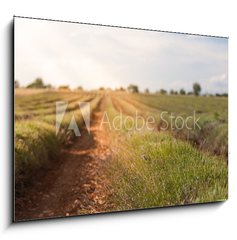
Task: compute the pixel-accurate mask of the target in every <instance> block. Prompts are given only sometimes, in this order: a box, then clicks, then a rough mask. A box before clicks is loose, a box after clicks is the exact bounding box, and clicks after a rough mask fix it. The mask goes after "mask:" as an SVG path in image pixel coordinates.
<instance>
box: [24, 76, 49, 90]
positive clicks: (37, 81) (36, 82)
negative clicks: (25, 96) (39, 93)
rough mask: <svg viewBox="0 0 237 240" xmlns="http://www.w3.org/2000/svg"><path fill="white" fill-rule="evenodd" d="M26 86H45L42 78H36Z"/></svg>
mask: <svg viewBox="0 0 237 240" xmlns="http://www.w3.org/2000/svg"><path fill="white" fill-rule="evenodd" d="M27 88H45V86H44V82H43V80H42V78H36V79H35V81H34V82H32V83H31V84H29V85H28V86H27Z"/></svg>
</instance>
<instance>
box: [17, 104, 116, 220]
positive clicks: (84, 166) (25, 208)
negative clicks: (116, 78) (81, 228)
mask: <svg viewBox="0 0 237 240" xmlns="http://www.w3.org/2000/svg"><path fill="white" fill-rule="evenodd" d="M102 109H103V101H102V102H101V103H100V104H99V107H98V109H97V111H95V112H94V114H93V116H92V122H91V127H90V134H89V133H88V132H87V131H86V130H84V131H83V132H82V134H81V136H80V137H77V139H76V140H75V142H74V143H73V145H72V146H71V147H70V148H68V149H64V150H63V154H62V157H61V158H60V159H59V160H57V161H55V162H54V163H53V164H52V166H51V167H50V168H49V169H48V170H47V171H46V172H45V173H44V174H41V176H40V177H39V176H36V178H35V181H36V182H35V183H34V184H32V186H31V188H30V189H28V190H27V192H26V193H25V194H24V196H21V197H17V198H16V202H15V220H26V219H39V218H52V217H64V216H73V215H82V214H90V213H98V212H106V211H108V210H109V209H110V208H111V207H112V204H111V203H110V202H109V201H108V197H109V194H110V191H109V189H108V185H109V181H108V179H107V178H106V175H105V174H104V173H103V170H104V167H105V165H106V161H108V159H109V157H110V150H109V144H108V139H107V137H106V133H105V132H104V131H103V129H101V128H100V122H101V118H102Z"/></svg>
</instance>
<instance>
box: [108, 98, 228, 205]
mask: <svg viewBox="0 0 237 240" xmlns="http://www.w3.org/2000/svg"><path fill="white" fill-rule="evenodd" d="M106 106H107V107H106V108H107V112H108V115H109V117H110V119H111V121H112V119H114V118H115V117H116V116H118V115H119V113H120V112H122V117H123V118H125V119H126V116H128V115H129V116H130V117H132V118H129V120H128V121H123V122H124V125H123V128H122V129H121V131H117V130H115V131H114V134H115V136H114V135H112V134H111V135H112V136H113V137H112V138H113V139H116V137H117V136H118V134H119V140H118V141H117V142H115V143H114V144H113V146H112V148H113V149H114V151H113V154H112V155H113V157H112V159H113V160H112V161H111V162H110V166H109V167H108V169H109V173H110V174H111V175H110V176H111V179H112V184H113V186H114V188H115V189H116V190H115V191H114V192H115V194H114V196H113V201H115V202H116V205H117V208H118V209H119V210H124V209H136V208H147V207H148V208H150V207H155V206H170V205H177V204H181V205H182V204H190V203H199V202H210V201H219V200H223V199H226V198H227V192H228V191H227V161H226V160H227V154H228V153H227V151H228V144H227V136H228V132H227V129H228V124H227V118H228V116H227V99H226V98H216V97H194V96H162V95H159V96H157V95H145V94H132V95H131V94H130V95H129V94H126V93H119V94H118V93H113V94H110V97H108V98H107V103H106ZM194 110H195V111H196V113H197V116H198V117H200V125H201V130H199V129H198V130H197V129H193V130H187V129H186V128H183V129H173V130H171V129H170V128H167V130H166V131H162V130H161V127H160V126H162V120H161V118H160V113H162V112H163V111H167V112H168V113H171V112H172V113H174V114H175V116H178V115H181V116H183V117H187V116H189V115H190V114H193V111H194ZM136 111H137V112H138V114H139V115H140V116H144V118H148V117H149V116H154V119H155V122H153V123H152V125H154V128H152V130H147V129H145V128H144V129H142V130H136V129H134V128H131V126H133V122H134V121H133V118H135V112H136ZM166 120H167V121H169V120H168V119H166ZM115 129H117V128H116V127H115ZM131 129H132V130H131ZM107 131H111V128H110V129H107ZM117 138H118V137H117Z"/></svg>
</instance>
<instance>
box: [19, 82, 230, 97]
mask: <svg viewBox="0 0 237 240" xmlns="http://www.w3.org/2000/svg"><path fill="white" fill-rule="evenodd" d="M14 87H15V88H19V87H20V83H19V81H17V80H15V81H14ZM26 88H45V89H54V87H53V86H52V85H51V84H45V83H44V82H43V79H42V78H36V79H35V80H34V81H33V82H32V83H30V84H29V85H27V86H26ZM58 89H59V90H70V88H69V86H68V85H63V86H59V87H58ZM77 90H81V91H83V87H82V86H78V87H77ZM98 90H100V91H104V90H105V88H104V87H100V88H99V89H98ZM108 90H111V89H108ZM115 90H116V91H127V92H129V93H139V92H140V91H139V87H138V86H137V85H135V84H130V85H129V86H128V87H127V89H125V88H123V87H120V88H117V89H115ZM201 91H202V87H201V85H200V84H199V83H197V82H195V83H194V84H193V91H190V92H186V91H185V90H184V89H183V88H181V89H180V90H179V91H176V90H173V89H171V90H170V91H169V92H168V91H167V90H165V89H163V88H161V89H160V90H158V91H156V94H161V95H166V94H170V95H195V96H199V95H200V94H201ZM144 93H145V94H150V91H149V89H148V88H146V89H145V91H144ZM208 95H212V94H208ZM215 96H224V97H228V94H227V93H223V94H219V93H216V94H215Z"/></svg>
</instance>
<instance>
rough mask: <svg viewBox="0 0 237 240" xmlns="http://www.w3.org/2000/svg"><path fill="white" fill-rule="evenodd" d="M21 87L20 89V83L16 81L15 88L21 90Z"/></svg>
mask: <svg viewBox="0 0 237 240" xmlns="http://www.w3.org/2000/svg"><path fill="white" fill-rule="evenodd" d="M19 87H20V83H19V81H17V80H15V81H14V88H19Z"/></svg>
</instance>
